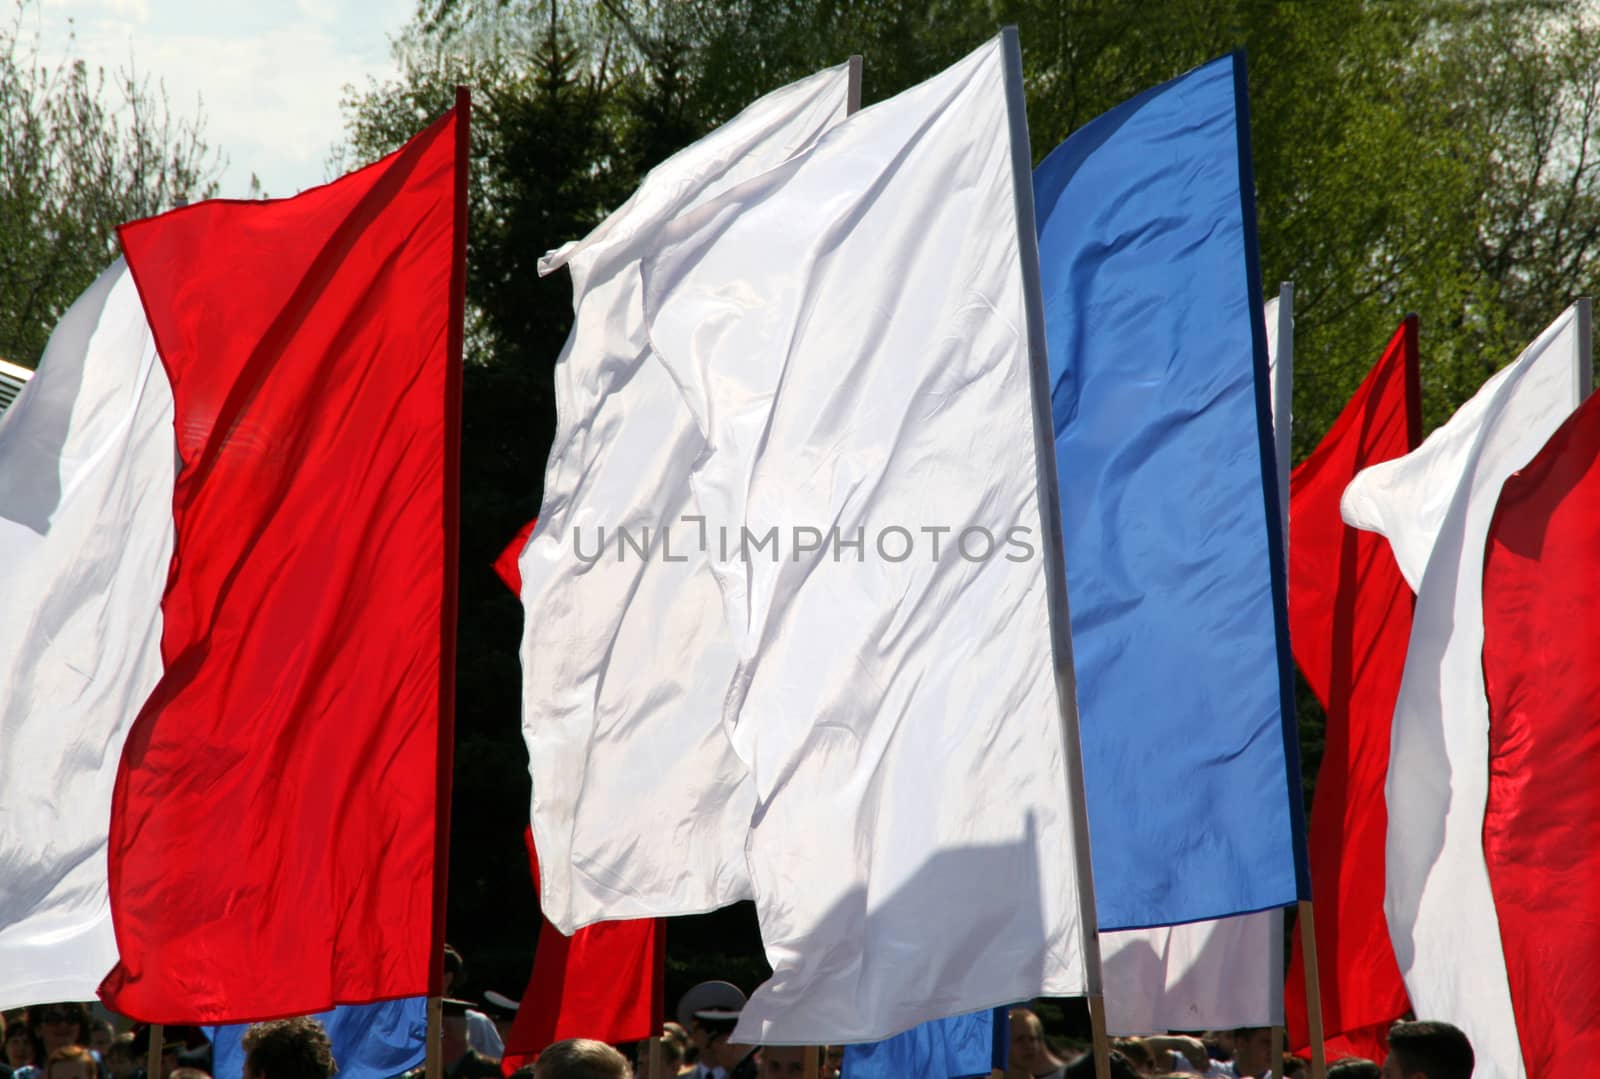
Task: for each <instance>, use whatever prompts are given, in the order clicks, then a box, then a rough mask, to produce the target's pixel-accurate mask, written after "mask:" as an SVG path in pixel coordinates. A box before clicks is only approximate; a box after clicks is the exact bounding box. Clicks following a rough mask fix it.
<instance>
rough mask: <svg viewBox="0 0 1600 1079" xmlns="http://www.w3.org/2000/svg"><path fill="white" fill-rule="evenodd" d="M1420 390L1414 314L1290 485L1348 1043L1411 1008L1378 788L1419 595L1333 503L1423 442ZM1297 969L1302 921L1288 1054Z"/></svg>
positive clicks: (1328, 961) (1320, 822)
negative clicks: (1387, 897)
mask: <svg viewBox="0 0 1600 1079" xmlns="http://www.w3.org/2000/svg"><path fill="white" fill-rule="evenodd" d="M1420 397H1421V394H1420V391H1419V387H1418V373H1417V323H1416V319H1415V317H1410V318H1407V319H1406V320H1405V322H1404V323H1402V324H1401V326H1400V328H1399V329H1398V330H1396V331H1395V335H1394V337H1393V339H1391V340H1390V342H1389V345H1388V348H1387V349H1385V351H1384V354H1383V358H1382V359H1381V360H1379V361H1378V363H1377V365H1376V366H1375V367H1373V369H1372V372H1371V373H1370V374H1369V375H1368V376H1367V378H1366V380H1365V381H1364V382H1362V384H1361V387H1360V389H1358V390H1356V393H1355V396H1354V397H1352V398H1351V399H1350V403H1349V404H1348V405H1346V406H1345V409H1344V411H1343V412H1342V413H1340V415H1339V418H1338V420H1337V421H1335V423H1334V425H1333V428H1332V429H1331V430H1330V431H1329V432H1328V434H1327V437H1326V438H1324V439H1323V440H1322V444H1321V445H1319V446H1318V447H1317V448H1316V450H1315V451H1314V452H1313V453H1312V454H1311V456H1310V457H1308V458H1306V460H1305V461H1304V462H1303V463H1302V464H1301V465H1300V467H1299V468H1297V469H1295V470H1294V475H1293V476H1292V477H1291V478H1290V481H1289V491H1290V494H1289V639H1290V641H1291V642H1292V644H1293V647H1294V657H1295V660H1296V661H1297V662H1298V663H1299V664H1300V670H1301V672H1302V673H1303V674H1304V676H1305V679H1306V681H1307V682H1308V683H1309V684H1310V686H1311V688H1312V690H1313V691H1314V692H1315V693H1316V694H1317V698H1318V699H1319V700H1320V701H1321V702H1322V705H1323V707H1324V708H1325V709H1326V710H1327V714H1328V727H1327V748H1326V749H1325V751H1324V754H1323V758H1322V770H1321V772H1320V773H1319V774H1318V777H1317V791H1316V799H1315V801H1314V802H1313V805H1312V810H1311V827H1310V830H1309V833H1308V836H1307V842H1308V845H1309V848H1310V856H1311V885H1312V899H1313V902H1314V903H1315V904H1316V922H1317V953H1318V959H1319V961H1320V967H1321V974H1322V986H1321V988H1322V1015H1323V1029H1324V1032H1325V1034H1326V1035H1327V1037H1328V1038H1329V1039H1330V1040H1331V1039H1333V1038H1334V1037H1335V1036H1337V1035H1346V1036H1347V1038H1349V1039H1351V1040H1352V1044H1354V1043H1355V1042H1357V1041H1359V1042H1360V1043H1363V1044H1364V1043H1366V1042H1367V1041H1368V1040H1369V1039H1370V1038H1371V1037H1372V1033H1373V1031H1372V1029H1371V1028H1376V1029H1377V1030H1378V1031H1381V1032H1383V1033H1384V1034H1386V1033H1387V1031H1388V1027H1389V1024H1390V1023H1391V1022H1392V1021H1393V1020H1395V1019H1398V1018H1399V1017H1400V1016H1401V1015H1403V1014H1404V1013H1405V1012H1406V1010H1407V1009H1408V1008H1409V1006H1410V1005H1409V1003H1408V1001H1407V998H1406V991H1405V984H1404V983H1403V982H1402V981H1401V978H1400V968H1399V965H1398V964H1397V963H1396V962H1395V957H1394V947H1393V946H1392V945H1391V944H1390V942H1389V926H1388V922H1387V921H1386V920H1385V918H1384V913H1383V891H1384V844H1385V832H1386V830H1387V828H1388V813H1387V811H1386V809H1385V806H1384V795H1383V786H1384V779H1385V778H1386V776H1387V774H1388V770H1389V730H1390V725H1391V722H1392V720H1393V718H1394V704H1395V698H1396V697H1397V696H1398V695H1399V692H1400V675H1401V672H1402V670H1403V669H1404V667H1405V658H1406V645H1407V643H1408V642H1409V640H1410V636H1411V608H1412V603H1413V597H1412V594H1411V590H1410V588H1409V587H1408V586H1407V585H1406V582H1405V578H1403V577H1402V576H1401V575H1400V570H1399V567H1398V566H1396V565H1395V561H1394V556H1393V555H1392V554H1391V553H1390V551H1389V547H1388V544H1387V543H1386V542H1385V541H1384V539H1383V537H1381V536H1378V535H1375V534H1373V533H1368V532H1361V531H1358V530H1357V529H1354V528H1351V527H1350V526H1348V525H1346V524H1345V523H1344V521H1343V520H1342V519H1341V518H1340V516H1339V499H1340V497H1341V496H1342V495H1343V494H1344V489H1345V486H1346V485H1347V484H1348V483H1349V482H1350V480H1351V479H1352V478H1353V477H1354V476H1355V474H1356V473H1357V472H1359V471H1361V470H1362V469H1363V468H1366V467H1367V466H1368V465H1372V464H1376V463H1378V462H1379V461H1387V460H1389V459H1391V458H1394V457H1400V456H1403V455H1404V454H1406V453H1408V452H1410V451H1411V450H1412V449H1414V448H1415V447H1416V446H1417V444H1418V443H1419V442H1420V441H1421V436H1422V422H1421V405H1420ZM1303 964H1304V960H1303V957H1302V955H1301V941H1300V932H1299V927H1298V926H1297V927H1296V929H1295V936H1294V944H1293V951H1292V954H1291V957H1290V964H1289V975H1288V979H1287V981H1286V982H1285V984H1284V1001H1283V1003H1284V1013H1285V1018H1286V1019H1287V1021H1288V1027H1289V1039H1290V1042H1291V1048H1293V1049H1300V1048H1303V1047H1306V1046H1308V1045H1309V1044H1310V1035H1309V1033H1308V1026H1307V1021H1306V992H1305V967H1304V965H1303ZM1379 1059H1382V1058H1381V1057H1379Z"/></svg>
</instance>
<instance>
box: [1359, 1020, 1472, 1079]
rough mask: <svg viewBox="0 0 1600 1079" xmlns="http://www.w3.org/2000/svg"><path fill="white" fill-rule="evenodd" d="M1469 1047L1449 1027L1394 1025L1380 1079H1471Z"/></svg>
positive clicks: (1425, 1022) (1458, 1031) (1457, 1033)
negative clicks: (1381, 1078)
mask: <svg viewBox="0 0 1600 1079" xmlns="http://www.w3.org/2000/svg"><path fill="white" fill-rule="evenodd" d="M1474 1063H1475V1061H1474V1058H1473V1055H1472V1043H1471V1042H1470V1041H1468V1040H1467V1036H1466V1035H1465V1034H1463V1033H1462V1032H1461V1031H1460V1029H1458V1028H1457V1027H1453V1026H1451V1025H1450V1024H1449V1023H1438V1022H1431V1021H1422V1022H1415V1023H1396V1024H1395V1025H1394V1026H1392V1027H1390V1028H1389V1056H1388V1057H1387V1059H1385V1060H1384V1062H1383V1072H1382V1074H1383V1079H1472V1068H1473V1064H1474Z"/></svg>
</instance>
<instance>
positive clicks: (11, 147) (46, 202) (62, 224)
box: [0, 0, 221, 367]
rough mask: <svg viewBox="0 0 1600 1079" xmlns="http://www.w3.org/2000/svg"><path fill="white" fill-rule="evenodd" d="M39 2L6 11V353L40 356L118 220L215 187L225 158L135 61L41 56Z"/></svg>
mask: <svg viewBox="0 0 1600 1079" xmlns="http://www.w3.org/2000/svg"><path fill="white" fill-rule="evenodd" d="M29 10H30V7H29V4H28V3H27V2H26V0H18V2H17V4H16V7H15V8H14V10H13V12H12V15H11V18H10V21H9V22H4V23H0V356H3V357H5V358H7V359H10V360H12V361H14V362H17V363H21V364H24V365H26V366H29V367H31V366H33V365H34V364H35V363H36V362H37V361H38V358H39V354H40V353H41V352H43V351H44V344H45V341H46V340H48V338H49V336H50V331H51V329H52V328H54V326H55V324H56V321H57V319H59V318H60V316H61V314H62V312H63V311H65V310H66V309H67V307H68V306H69V305H70V304H71V303H72V301H73V300H75V299H76V298H77V297H78V294H79V293H81V292H82V291H83V290H84V289H85V288H87V287H88V285H89V283H90V282H91V281H93V280H94V278H95V276H96V275H98V274H99V273H100V271H101V270H103V269H105V267H106V265H107V264H108V263H109V262H110V261H111V260H112V259H113V258H115V257H116V254H117V250H118V249H117V241H116V227H117V226H118V225H119V224H121V223H122V222H124V221H130V220H133V219H135V218H139V217H147V216H149V215H150V214H153V213H158V212H160V211H162V210H169V209H171V208H172V206H173V205H174V204H175V203H176V202H178V201H179V200H184V199H192V198H196V197H200V196H202V195H205V194H208V193H209V192H210V191H211V190H212V189H213V188H214V181H215V178H216V176H217V175H218V173H219V172H220V171H221V162H220V161H219V160H218V159H217V157H216V156H215V155H214V154H212V153H211V152H210V151H209V149H208V147H207V145H206V143H205V140H204V138H203V137H202V135H201V123H200V121H198V120H196V121H189V120H186V119H183V118H181V117H179V116H177V115H174V113H173V112H172V111H171V109H170V108H169V107H168V105H167V100H166V96H165V94H164V93H163V92H162V91H161V89H160V87H159V86H157V87H156V88H154V89H152V88H151V86H150V84H149V82H148V80H146V79H144V78H141V77H140V76H139V75H137V74H136V73H133V72H128V71H123V72H118V73H116V74H114V75H108V74H107V73H106V72H105V71H104V70H99V69H96V70H91V69H90V68H89V67H88V65H86V64H84V63H83V62H82V61H78V62H74V63H66V64H61V65H58V66H56V67H50V66H48V65H45V64H42V63H41V62H40V59H39V51H38V43H37V41H36V40H35V39H34V38H31V37H30V36H29V35H28V33H27V30H26V27H27V21H28V20H27V16H28V12H29Z"/></svg>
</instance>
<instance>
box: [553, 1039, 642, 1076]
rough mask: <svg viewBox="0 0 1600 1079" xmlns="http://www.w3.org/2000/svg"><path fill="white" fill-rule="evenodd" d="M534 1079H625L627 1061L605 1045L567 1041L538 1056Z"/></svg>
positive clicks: (603, 1043)
mask: <svg viewBox="0 0 1600 1079" xmlns="http://www.w3.org/2000/svg"><path fill="white" fill-rule="evenodd" d="M533 1074H534V1079H629V1072H628V1058H627V1057H625V1056H623V1055H622V1054H621V1053H619V1052H617V1051H616V1050H615V1049H613V1048H611V1046H609V1045H607V1044H606V1043H605V1042H597V1041H593V1040H591V1039H589V1038H568V1039H567V1040H565V1041H559V1042H556V1043H555V1044H554V1045H551V1046H550V1047H549V1048H547V1049H546V1050H545V1051H544V1052H542V1053H540V1054H539V1059H538V1061H536V1062H535V1064H534V1066H533Z"/></svg>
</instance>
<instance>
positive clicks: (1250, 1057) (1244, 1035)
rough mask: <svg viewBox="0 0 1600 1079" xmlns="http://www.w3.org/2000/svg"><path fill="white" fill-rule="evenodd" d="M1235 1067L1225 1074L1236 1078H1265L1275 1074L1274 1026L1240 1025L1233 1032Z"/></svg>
mask: <svg viewBox="0 0 1600 1079" xmlns="http://www.w3.org/2000/svg"><path fill="white" fill-rule="evenodd" d="M1232 1063H1233V1068H1232V1070H1231V1071H1229V1070H1228V1069H1226V1068H1224V1069H1223V1074H1225V1075H1231V1076H1233V1077H1234V1079H1264V1077H1265V1076H1269V1075H1273V1074H1274V1070H1273V1067H1272V1028H1271V1027H1240V1028H1239V1029H1238V1030H1235V1031H1234V1032H1233V1061H1232Z"/></svg>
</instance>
